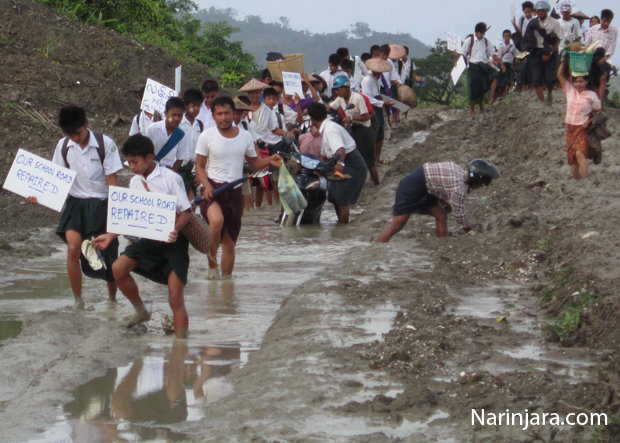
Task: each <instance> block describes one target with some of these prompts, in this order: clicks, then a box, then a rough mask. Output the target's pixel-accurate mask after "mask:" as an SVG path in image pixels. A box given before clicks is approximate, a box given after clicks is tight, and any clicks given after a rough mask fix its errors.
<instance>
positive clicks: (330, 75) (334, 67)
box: [319, 54, 342, 99]
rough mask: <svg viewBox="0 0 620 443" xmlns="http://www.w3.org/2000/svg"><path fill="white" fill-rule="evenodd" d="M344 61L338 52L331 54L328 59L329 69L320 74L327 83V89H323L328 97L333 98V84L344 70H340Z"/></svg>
mask: <svg viewBox="0 0 620 443" xmlns="http://www.w3.org/2000/svg"><path fill="white" fill-rule="evenodd" d="M341 62H342V58H341V57H340V56H339V55H338V54H331V55H330V56H329V59H328V61H327V65H328V66H329V68H328V69H326V70H325V71H323V72H321V74H319V75H320V76H321V78H322V79H323V80H325V83H326V84H327V89H326V90H325V91H323V92H324V93H325V95H327V97H329V98H330V99H331V98H332V95H333V94H332V85H333V84H334V79H335V78H336V77H338V76H339V75H342V71H341V70H340V63H341Z"/></svg>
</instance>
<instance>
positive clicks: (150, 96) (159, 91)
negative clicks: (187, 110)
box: [140, 78, 177, 115]
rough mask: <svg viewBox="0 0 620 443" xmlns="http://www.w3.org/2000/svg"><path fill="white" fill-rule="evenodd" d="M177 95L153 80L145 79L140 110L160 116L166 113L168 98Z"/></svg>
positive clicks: (172, 90)
mask: <svg viewBox="0 0 620 443" xmlns="http://www.w3.org/2000/svg"><path fill="white" fill-rule="evenodd" d="M176 96H177V93H176V92H174V89H170V88H169V87H168V86H164V85H162V84H161V83H157V82H156V81H155V80H152V79H150V78H149V79H147V81H146V86H145V87H144V95H143V96H142V104H141V105H140V109H142V110H143V111H146V112H150V113H151V114H152V113H153V112H155V111H159V112H160V113H161V114H162V115H163V114H164V112H165V111H166V102H167V101H168V99H169V98H170V97H176Z"/></svg>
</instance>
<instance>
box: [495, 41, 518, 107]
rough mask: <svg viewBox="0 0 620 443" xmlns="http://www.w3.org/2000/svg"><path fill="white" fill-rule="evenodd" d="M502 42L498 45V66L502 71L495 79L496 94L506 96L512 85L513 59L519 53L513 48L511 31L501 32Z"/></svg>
mask: <svg viewBox="0 0 620 443" xmlns="http://www.w3.org/2000/svg"><path fill="white" fill-rule="evenodd" d="M502 37H503V39H504V43H502V44H501V45H499V51H498V54H497V56H498V58H499V61H500V67H501V70H502V72H501V73H500V74H499V80H498V81H497V88H498V94H499V95H500V96H501V97H506V96H507V95H508V92H510V87H511V86H512V73H513V72H514V71H513V68H512V67H513V63H514V59H515V57H516V56H517V55H519V50H518V49H517V48H515V45H514V44H513V43H512V42H511V38H512V33H511V32H510V30H508V29H506V30H504V32H503V33H502Z"/></svg>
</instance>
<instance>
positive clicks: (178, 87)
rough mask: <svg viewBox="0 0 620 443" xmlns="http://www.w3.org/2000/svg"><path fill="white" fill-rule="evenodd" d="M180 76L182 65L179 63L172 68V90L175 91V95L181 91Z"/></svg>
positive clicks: (181, 74)
mask: <svg viewBox="0 0 620 443" xmlns="http://www.w3.org/2000/svg"><path fill="white" fill-rule="evenodd" d="M182 76H183V65H180V66H178V67H177V68H176V69H175V70H174V92H176V94H177V97H178V96H179V94H180V93H181V77H182Z"/></svg>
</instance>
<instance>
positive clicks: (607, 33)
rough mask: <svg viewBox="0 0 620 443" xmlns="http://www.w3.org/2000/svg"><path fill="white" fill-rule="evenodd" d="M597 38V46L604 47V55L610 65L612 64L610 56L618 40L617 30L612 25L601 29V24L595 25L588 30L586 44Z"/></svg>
mask: <svg viewBox="0 0 620 443" xmlns="http://www.w3.org/2000/svg"><path fill="white" fill-rule="evenodd" d="M597 40H598V42H599V43H598V48H605V57H606V58H607V62H608V63H609V64H610V65H613V61H612V59H611V58H612V57H613V55H614V52H615V50H616V43H617V42H618V30H617V29H616V28H614V27H613V26H610V27H609V28H607V29H603V28H602V27H601V25H595V26H592V28H590V30H589V31H588V36H587V37H586V44H587V45H589V44H591V43H594V42H595V41H597Z"/></svg>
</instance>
